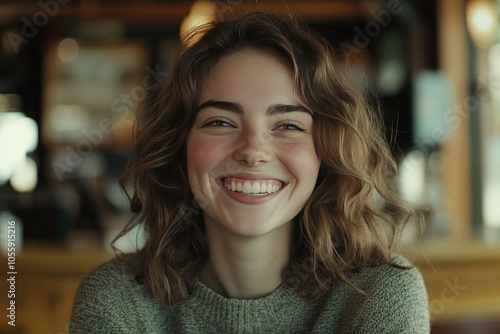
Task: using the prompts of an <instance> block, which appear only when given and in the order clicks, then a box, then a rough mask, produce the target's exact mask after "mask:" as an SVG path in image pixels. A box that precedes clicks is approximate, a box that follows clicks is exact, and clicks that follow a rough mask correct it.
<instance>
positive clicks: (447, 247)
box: [405, 241, 500, 333]
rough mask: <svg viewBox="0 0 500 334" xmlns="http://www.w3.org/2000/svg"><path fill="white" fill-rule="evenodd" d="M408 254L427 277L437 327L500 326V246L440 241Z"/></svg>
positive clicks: (499, 331)
mask: <svg viewBox="0 0 500 334" xmlns="http://www.w3.org/2000/svg"><path fill="white" fill-rule="evenodd" d="M405 254H406V256H407V257H408V258H410V259H411V260H412V261H413V263H414V264H416V265H417V266H418V268H419V270H420V272H421V273H422V275H423V277H424V280H425V284H426V287H427V291H428V295H429V307H430V311H431V318H432V321H433V324H435V326H436V328H444V327H446V326H447V325H449V326H452V325H453V326H458V325H460V324H462V325H461V326H462V327H464V326H465V325H464V324H467V326H472V325H470V324H476V325H477V326H480V325H481V324H486V323H488V324H489V326H492V324H496V326H499V327H500V244H496V245H486V244H484V243H481V242H474V241H465V242H463V243H447V242H446V241H438V242H434V243H429V244H425V245H419V246H413V247H412V248H409V249H406V251H405ZM499 327H496V328H497V330H498V331H497V333H500V328H499ZM443 333H444V332H443ZM460 333H462V332H460ZM470 333H479V332H470Z"/></svg>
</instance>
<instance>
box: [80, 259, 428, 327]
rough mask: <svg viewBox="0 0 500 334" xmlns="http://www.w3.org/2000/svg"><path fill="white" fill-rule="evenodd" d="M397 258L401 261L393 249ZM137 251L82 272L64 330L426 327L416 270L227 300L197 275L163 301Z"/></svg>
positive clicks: (384, 270) (370, 271)
mask: <svg viewBox="0 0 500 334" xmlns="http://www.w3.org/2000/svg"><path fill="white" fill-rule="evenodd" d="M394 261H395V262H396V263H398V264H403V265H408V264H409V263H408V262H407V261H406V260H405V259H404V258H402V257H399V256H396V257H395V258H394ZM138 263H139V261H138V260H137V258H136V257H128V258H121V259H114V260H112V261H110V262H108V263H105V264H103V265H102V266H100V267H98V268H97V269H96V270H94V271H93V272H92V273H90V274H88V275H87V276H86V277H85V278H84V280H83V282H82V284H81V286H80V288H79V290H78V293H77V296H76V299H75V303H74V306H73V314H72V318H71V326H70V333H74V334H80V333H100V334H107V333H116V334H124V333H138V334H139V333H140V334H146V333H154V334H157V333H203V334H206V333H217V334H221V333H271V334H276V333H286V334H290V333H330V334H331V333H376V334H381V333H404V334H411V333H429V331H430V330H429V309H428V303H427V294H426V290H425V286H424V283H423V281H422V277H421V275H420V273H419V272H418V271H417V269H398V268H394V267H392V266H388V265H382V266H378V267H374V268H367V269H363V270H361V271H359V272H358V273H356V274H354V275H353V276H352V281H353V283H354V284H356V285H357V286H358V287H359V288H361V289H362V290H364V291H365V292H366V295H365V296H362V295H360V294H359V293H356V292H355V291H354V290H353V289H351V288H349V287H348V286H346V285H345V284H338V285H336V286H334V287H333V288H332V289H331V291H330V292H329V293H328V294H327V295H326V296H324V297H323V298H320V299H319V300H315V301H313V302H310V301H307V300H305V299H304V298H302V297H300V296H299V295H298V294H297V293H295V292H294V291H293V289H291V288H289V287H287V286H285V285H283V284H282V285H281V286H279V287H278V288H277V289H276V290H275V291H274V292H273V293H271V294H270V295H268V296H266V297H262V298H258V299H247V300H240V299H231V298H225V297H223V296H220V295H218V294H217V293H215V292H214V291H212V290H211V289H210V288H208V287H207V286H205V285H204V284H202V283H201V282H199V281H198V282H197V283H196V285H195V288H194V290H193V292H192V293H191V294H190V297H189V298H188V299H187V300H185V301H182V302H179V303H177V304H176V305H175V306H174V307H172V308H162V307H161V306H160V305H159V304H158V303H157V302H156V301H155V300H154V299H153V298H152V296H151V295H150V294H149V292H148V289H147V286H146V285H145V284H144V283H143V281H141V280H140V279H138V278H137V277H138V276H137V274H138V273H139V272H140V266H139V264H138Z"/></svg>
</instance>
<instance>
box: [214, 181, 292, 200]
mask: <svg viewBox="0 0 500 334" xmlns="http://www.w3.org/2000/svg"><path fill="white" fill-rule="evenodd" d="M221 183H222V185H223V186H224V188H226V189H227V190H229V191H232V192H236V193H241V194H245V195H248V196H266V195H270V194H274V193H275V192H277V191H279V190H280V189H281V188H283V186H285V184H284V183H283V182H282V181H279V180H247V179H239V178H232V177H226V178H223V179H221Z"/></svg>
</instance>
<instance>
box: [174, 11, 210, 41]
mask: <svg viewBox="0 0 500 334" xmlns="http://www.w3.org/2000/svg"><path fill="white" fill-rule="evenodd" d="M215 12H216V8H215V5H214V3H213V2H211V1H196V2H195V3H193V5H192V6H191V10H190V12H189V15H188V16H186V17H185V18H184V20H182V23H181V26H180V32H179V33H180V36H181V40H182V41H184V43H188V42H187V41H186V37H189V33H190V32H191V31H192V30H193V29H196V28H197V27H200V26H202V25H204V24H207V23H210V22H211V21H212V19H213V17H214V15H215ZM199 37H201V36H199ZM199 37H198V38H199ZM194 42H196V40H195V39H190V40H189V43H190V44H192V43H194ZM187 46H189V45H187Z"/></svg>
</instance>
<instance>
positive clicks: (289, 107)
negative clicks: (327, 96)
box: [196, 100, 312, 116]
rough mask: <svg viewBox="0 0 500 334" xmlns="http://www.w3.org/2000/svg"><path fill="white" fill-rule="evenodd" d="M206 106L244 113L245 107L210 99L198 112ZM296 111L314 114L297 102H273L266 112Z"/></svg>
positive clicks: (271, 113)
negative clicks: (296, 103)
mask: <svg viewBox="0 0 500 334" xmlns="http://www.w3.org/2000/svg"><path fill="white" fill-rule="evenodd" d="M206 108H216V109H222V110H226V111H230V112H234V113H237V114H240V115H243V107H242V106H241V104H239V103H235V102H227V101H214V100H208V101H207V102H204V103H202V104H201V105H200V106H199V107H198V108H197V109H196V113H198V112H200V111H201V110H203V109H206ZM294 111H299V112H305V113H308V114H310V115H311V116H312V112H311V111H309V110H308V109H307V108H306V107H304V106H301V105H295V104H273V105H271V106H269V107H268V108H267V110H266V114H267V115H269V116H271V115H276V114H284V113H287V112H294Z"/></svg>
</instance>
